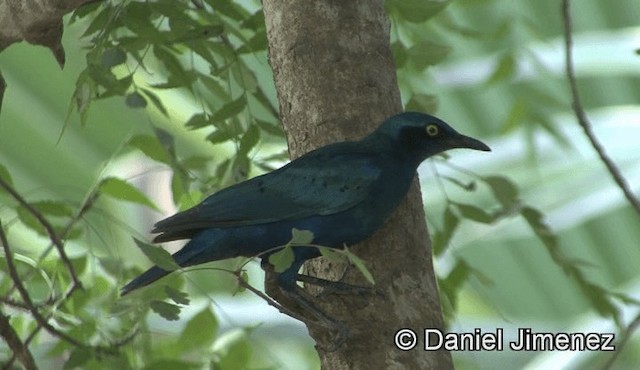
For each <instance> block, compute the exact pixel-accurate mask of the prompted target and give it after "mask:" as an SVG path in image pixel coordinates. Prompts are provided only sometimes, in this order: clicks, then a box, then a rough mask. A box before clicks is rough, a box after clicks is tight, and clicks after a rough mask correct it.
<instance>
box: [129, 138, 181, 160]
mask: <svg viewBox="0 0 640 370" xmlns="http://www.w3.org/2000/svg"><path fill="white" fill-rule="evenodd" d="M127 144H128V145H130V146H132V147H134V148H137V149H139V150H140V151H141V152H143V153H144V155H146V156H147V157H149V158H151V159H153V160H154V161H157V162H161V163H166V164H170V162H171V160H170V158H169V153H167V150H166V149H165V148H164V147H163V146H162V144H160V142H159V141H158V139H157V138H156V137H153V136H150V135H136V136H134V137H132V138H131V140H129V142H128V143H127Z"/></svg>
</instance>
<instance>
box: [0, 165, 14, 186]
mask: <svg viewBox="0 0 640 370" xmlns="http://www.w3.org/2000/svg"><path fill="white" fill-rule="evenodd" d="M0 178H1V179H3V180H4V181H5V182H6V183H8V184H9V185H11V186H13V179H12V178H11V173H9V170H8V169H7V167H5V166H4V165H2V163H0Z"/></svg>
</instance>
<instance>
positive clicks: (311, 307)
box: [263, 260, 349, 351]
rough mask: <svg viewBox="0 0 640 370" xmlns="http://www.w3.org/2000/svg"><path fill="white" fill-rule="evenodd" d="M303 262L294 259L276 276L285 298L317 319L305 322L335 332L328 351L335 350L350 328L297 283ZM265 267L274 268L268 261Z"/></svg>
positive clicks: (308, 315)
mask: <svg viewBox="0 0 640 370" xmlns="http://www.w3.org/2000/svg"><path fill="white" fill-rule="evenodd" d="M302 263H304V260H294V262H293V263H292V264H291V266H290V267H289V268H288V269H286V270H285V271H283V272H281V273H279V274H278V275H277V277H276V280H277V285H278V286H279V287H280V292H281V293H282V294H283V296H284V297H283V298H286V299H287V300H289V301H290V302H291V303H295V304H296V305H297V306H298V307H299V308H300V309H302V310H303V312H304V316H305V317H310V318H315V320H313V319H311V320H303V322H305V323H306V324H308V325H316V326H319V327H323V328H327V329H329V330H331V331H332V332H334V333H335V336H334V338H333V339H332V341H331V342H332V343H331V346H330V347H329V348H327V350H328V351H334V350H336V349H338V348H339V347H340V346H341V345H342V344H343V343H344V342H345V341H346V339H347V337H348V336H349V328H348V327H347V325H345V323H343V322H341V321H339V320H337V319H335V318H333V317H331V316H330V315H328V314H327V313H325V312H324V311H323V310H322V309H320V308H319V307H318V306H317V305H316V304H315V303H314V302H313V300H314V298H315V297H313V296H312V295H310V294H309V293H308V292H307V291H305V290H304V289H302V288H301V287H299V286H298V285H297V284H296V277H297V274H298V270H299V269H300V267H301V266H302ZM263 268H265V269H266V270H272V266H271V265H270V264H268V263H265V264H263Z"/></svg>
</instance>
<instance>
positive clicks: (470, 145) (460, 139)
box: [451, 134, 491, 152]
mask: <svg viewBox="0 0 640 370" xmlns="http://www.w3.org/2000/svg"><path fill="white" fill-rule="evenodd" d="M451 147H452V148H467V149H475V150H482V151H483V152H490V151H491V148H489V146H488V145H487V144H485V143H483V142H482V141H480V140H478V139H474V138H472V137H470V136H465V135H462V134H458V135H457V136H456V137H454V138H453V140H451Z"/></svg>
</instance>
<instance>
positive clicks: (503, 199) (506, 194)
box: [482, 176, 518, 208]
mask: <svg viewBox="0 0 640 370" xmlns="http://www.w3.org/2000/svg"><path fill="white" fill-rule="evenodd" d="M482 180H483V181H484V182H485V183H487V185H489V187H490V188H491V192H492V193H493V196H494V197H495V198H496V200H497V201H498V202H500V204H502V205H503V206H504V207H505V208H509V207H512V206H513V205H514V204H515V203H516V202H517V201H518V188H517V187H516V185H515V184H514V183H513V182H511V180H509V179H508V178H506V177H502V176H486V177H483V178H482Z"/></svg>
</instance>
